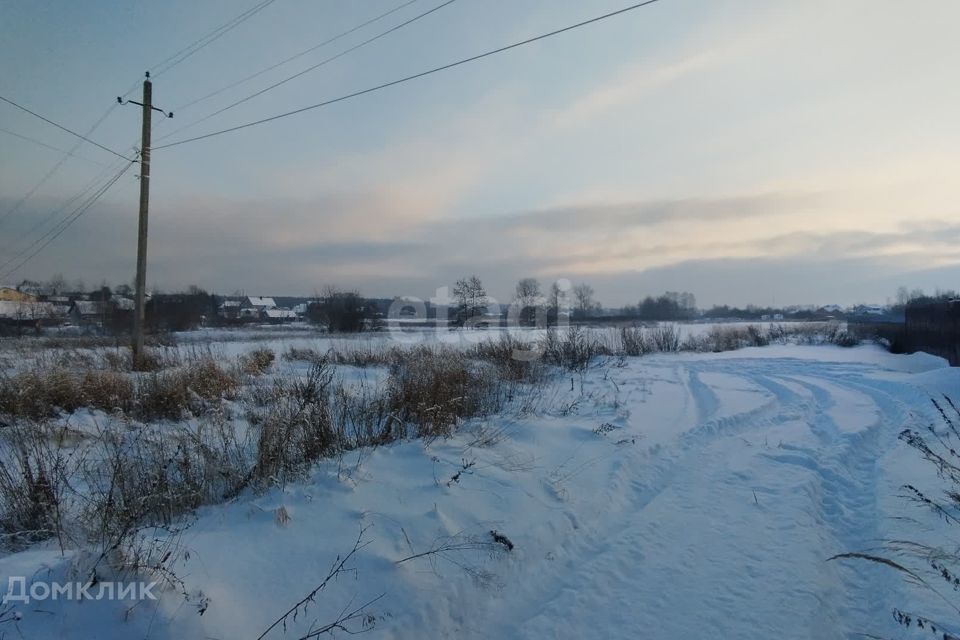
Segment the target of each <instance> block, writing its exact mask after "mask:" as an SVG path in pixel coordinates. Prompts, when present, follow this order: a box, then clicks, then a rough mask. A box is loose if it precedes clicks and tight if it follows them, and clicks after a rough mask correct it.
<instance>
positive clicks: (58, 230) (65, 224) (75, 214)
mask: <svg viewBox="0 0 960 640" xmlns="http://www.w3.org/2000/svg"><path fill="white" fill-rule="evenodd" d="M134 164H135V161H134V160H130V161H129V162H128V163H127V164H125V165H124V166H123V168H122V169H120V171H119V172H117V174H116V175H114V176H113V177H112V178H111V179H110V180H108V181H107V182H106V184H104V185H103V186H101V187H100V188H99V189H97V191H96V192H95V193H94V194H93V195H91V196H90V197H89V198H87V200H85V201H84V202H83V203H82V204H80V206H78V207H77V208H76V209H74V210H73V211H72V212H71V213H70V215H69V216H68V217H67V218H66V219H65V220H63V221H62V222H61V223H60V224H59V225H58V226H57V227H54V229H51V231H49V232H47V233H46V234H44V235H43V236H41V237H40V238H38V239H37V240H36V241H34V243H33V244H32V245H30V247H27V248H26V249H24V250H23V251H21V252H20V253H19V254H17V256H14V257H13V258H11V259H10V260H8V261H7V262H5V263H4V264H3V265H0V269H2V268H3V267H4V266H6V265H7V264H9V263H10V262H12V261H13V260H16V259H17V258H18V257H19V256H21V255H23V254H24V253H25V252H26V251H29V250H30V249H31V248H32V247H34V246H36V245H37V244H38V243H40V242H41V241H43V240H44V238H47V239H46V241H45V242H43V243H42V244H40V246H39V247H37V249H36V250H35V251H33V252H32V253H30V255H28V256H27V257H26V258H24V259H23V260H21V261H20V262H18V263H17V264H16V265H15V266H14V267H13V268H11V269H7V270H6V271H5V272H3V274H2V275H0V280H3V279H6V278H8V277H9V276H10V275H12V274H13V273H16V272H17V271H19V270H20V269H21V268H22V267H23V266H24V265H25V264H27V263H28V262H29V261H30V260H32V259H33V258H34V257H35V256H36V255H37V254H38V253H40V252H41V251H43V250H44V249H45V248H46V247H47V246H49V245H50V243H51V242H53V241H54V240H56V239H57V238H59V237H60V236H61V235H62V234H63V232H64V231H66V230H67V229H68V228H69V227H70V226H71V225H72V224H73V223H74V222H76V221H77V220H79V219H80V217H82V216H83V214H85V213H86V212H87V211H88V210H89V209H90V207H92V206H93V205H94V204H95V203H96V202H97V201H98V200H99V199H100V198H101V197H103V195H104V194H105V193H106V192H107V191H109V190H110V187H112V186H113V185H114V184H116V183H117V181H118V180H120V178H121V177H122V176H123V174H124V173H126V172H127V170H128V169H129V168H130V167H132V166H133V165H134ZM54 230H55V232H54ZM51 234H52V235H51Z"/></svg>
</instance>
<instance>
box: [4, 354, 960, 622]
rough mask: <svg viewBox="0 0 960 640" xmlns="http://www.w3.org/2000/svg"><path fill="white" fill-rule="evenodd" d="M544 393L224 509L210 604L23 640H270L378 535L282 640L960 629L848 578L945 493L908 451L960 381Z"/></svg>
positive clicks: (207, 523) (860, 378)
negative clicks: (340, 560) (916, 495)
mask: <svg viewBox="0 0 960 640" xmlns="http://www.w3.org/2000/svg"><path fill="white" fill-rule="evenodd" d="M313 340H315V338H306V337H299V336H298V337H291V338H282V337H281V338H275V339H273V340H272V341H271V342H270V343H268V344H269V345H270V346H272V347H274V348H275V350H276V351H277V352H278V353H279V352H281V351H282V350H283V349H285V348H287V347H288V346H290V345H291V344H298V343H299V342H300V341H313ZM241 345H242V346H241ZM221 347H222V348H223V349H224V351H225V352H227V353H239V352H241V351H243V350H246V349H249V348H250V345H249V344H248V343H247V344H243V343H236V342H234V343H226V344H223V345H221ZM278 366H279V364H278ZM357 375H371V376H376V375H378V374H377V372H376V371H375V370H371V371H370V372H369V374H365V373H362V372H361V373H357ZM544 393H545V394H546V395H547V396H548V397H547V398H546V399H545V401H544V404H543V406H542V407H541V410H539V411H536V412H535V413H532V414H526V415H519V414H515V413H505V414H503V415H499V416H493V417H491V418H487V419H484V420H473V421H469V422H468V423H467V424H465V425H463V426H462V428H461V429H460V430H459V432H458V433H457V434H456V435H455V436H454V437H452V438H450V439H448V440H436V441H433V442H429V443H428V442H423V441H408V442H403V443H399V444H393V445H389V446H384V447H380V448H377V449H375V450H363V451H360V452H353V453H351V454H349V455H348V456H346V457H345V459H343V460H333V461H328V462H323V463H321V464H320V465H318V466H317V467H316V468H315V469H314V471H313V472H312V473H311V477H310V479H309V481H307V482H304V483H299V484H291V485H287V486H286V487H285V488H282V489H281V488H275V489H273V490H271V491H269V492H267V493H265V494H262V495H253V494H244V495H242V496H240V498H238V499H237V500H235V501H233V502H231V503H228V504H223V505H216V506H210V507H204V508H202V509H201V510H200V511H199V512H198V514H197V515H196V518H195V519H192V520H190V519H188V520H190V521H191V524H190V526H189V527H188V528H187V529H186V530H185V531H184V532H183V533H182V534H180V535H179V536H178V538H177V544H178V546H179V547H180V548H181V549H182V550H185V551H187V552H188V553H185V554H183V555H182V557H181V559H180V560H179V561H178V562H177V564H176V566H175V570H176V573H177V575H178V576H180V577H181V578H182V579H183V581H184V585H185V588H186V589H187V591H188V592H189V593H190V596H191V597H190V599H189V600H185V598H184V597H183V596H182V595H180V594H178V593H176V592H175V591H172V590H171V591H168V592H164V593H163V594H162V596H161V598H160V599H159V600H158V601H150V600H146V601H142V602H139V603H131V602H116V601H107V600H100V601H96V600H94V601H90V600H87V601H82V602H72V601H64V600H59V601H52V600H46V601H44V602H37V603H32V604H30V605H23V604H20V605H18V606H17V607H16V611H17V613H18V615H19V616H20V619H19V621H16V622H8V623H0V635H2V634H4V633H5V634H6V635H7V637H10V638H15V637H16V638H19V637H23V638H30V639H33V638H110V639H113V638H117V639H119V638H153V639H165V638H170V639H174V638H176V639H180V638H218V639H234V638H251V639H254V638H257V637H258V636H260V635H261V634H262V633H263V632H264V631H265V630H266V629H267V628H268V627H270V625H271V624H272V623H273V622H274V621H276V620H277V619H278V618H279V617H280V616H281V615H282V614H283V613H284V612H285V611H286V610H287V609H289V608H290V607H291V606H293V605H294V604H295V603H297V602H298V601H300V600H301V598H303V597H304V596H306V595H307V594H308V593H310V592H311V590H312V589H314V588H315V587H317V586H318V585H319V584H320V583H321V582H322V581H323V579H324V577H325V576H326V575H327V573H328V571H329V569H330V567H331V565H332V564H334V563H335V562H336V559H337V557H338V555H339V556H341V557H342V556H343V555H344V554H346V553H348V552H350V551H351V549H352V547H353V545H354V542H355V541H356V540H357V539H358V536H361V537H362V541H363V546H362V547H361V548H360V549H359V550H358V551H357V552H356V554H355V555H353V556H352V557H351V558H350V560H349V562H348V564H347V567H348V568H350V569H351V571H349V572H347V573H344V574H342V575H340V576H338V577H337V579H336V580H333V581H331V582H330V583H329V584H328V585H327V586H326V587H325V588H324V589H323V590H322V591H321V592H320V593H319V594H318V595H317V597H316V600H315V602H312V603H310V604H309V607H308V608H307V610H306V612H302V611H301V612H299V614H298V616H297V618H296V620H294V619H292V618H290V619H288V620H287V623H286V625H285V628H284V625H278V626H276V627H275V628H273V630H272V631H271V632H270V633H269V634H268V635H266V636H265V637H267V638H301V637H303V636H305V635H308V634H309V633H310V632H311V629H314V630H315V629H316V628H317V627H320V626H322V625H323V624H325V623H329V622H331V621H334V620H336V619H337V618H338V616H340V615H341V614H342V612H344V611H352V610H354V609H356V608H359V607H361V606H363V605H366V604H367V603H370V604H369V606H366V607H365V608H364V609H363V612H364V614H365V615H364V616H363V617H358V618H355V619H353V620H350V621H348V622H346V623H344V627H345V628H346V629H349V630H350V631H359V630H367V631H369V634H370V637H376V638H396V639H400V638H404V639H414V638H417V639H421V638H477V639H481V638H496V639H503V638H518V639H519V638H543V639H548V638H663V639H686V638H706V637H711V638H757V639H770V638H778V639H786V638H797V639H801V638H803V639H821V638H850V637H855V636H856V635H857V634H858V633H864V634H875V635H878V636H882V637H889V636H893V635H895V634H898V632H899V631H898V627H897V626H896V625H895V624H894V622H893V621H892V619H891V616H890V610H891V609H892V608H893V607H895V606H904V605H905V604H910V603H915V604H922V605H924V607H926V609H925V610H926V611H931V612H932V613H937V612H940V613H942V614H943V615H944V616H945V617H946V619H947V620H956V619H957V616H956V612H953V613H952V615H953V618H950V617H949V616H950V615H951V613H950V610H949V609H944V606H945V605H944V604H943V603H941V602H936V601H931V598H932V596H930V595H929V594H925V593H924V592H923V591H917V590H908V588H907V587H906V586H905V585H904V583H903V582H902V581H901V579H900V577H899V576H898V575H896V574H895V573H894V572H892V571H890V570H889V569H885V568H883V567H878V566H875V565H872V564H868V563H849V562H847V563H844V562H836V561H835V562H826V559H827V558H829V557H830V556H832V555H834V554H837V553H842V552H846V551H862V550H865V549H869V548H871V547H875V546H876V544H877V541H878V540H881V539H889V538H896V537H897V536H898V535H902V533H903V527H905V526H907V525H905V524H904V523H903V522H902V521H900V520H897V518H899V517H900V516H903V515H904V514H905V512H906V511H907V510H908V509H910V507H907V506H906V505H905V504H904V502H903V500H902V499H900V498H898V494H899V492H900V491H899V487H900V486H901V485H902V484H903V483H905V482H916V483H919V484H922V483H923V482H925V481H926V482H930V481H931V478H930V472H929V469H927V468H926V467H927V466H928V465H924V464H923V463H922V462H921V461H920V460H919V459H918V456H917V454H916V453H915V452H914V451H912V450H911V449H909V448H908V447H906V446H905V445H904V444H902V443H900V442H899V441H898V439H897V436H898V434H899V433H900V431H901V430H902V429H903V428H904V427H905V426H908V425H916V426H925V425H926V424H929V423H930V422H932V421H933V420H934V417H935V416H934V413H933V407H932V406H931V404H930V401H929V398H930V397H931V396H939V395H940V394H944V393H947V394H953V395H954V396H955V397H957V396H960V370H958V369H950V368H947V367H946V364H945V362H944V361H942V360H940V359H938V358H934V357H931V356H927V355H925V354H915V355H912V356H895V355H891V354H888V353H886V352H884V351H882V350H881V349H880V348H878V347H875V346H861V347H856V348H853V349H841V348H838V347H832V346H816V347H813V346H772V347H765V348H750V349H743V350H739V351H734V352H728V353H720V354H692V353H684V354H657V355H651V356H645V357H641V358H626V359H624V360H623V361H620V362H615V361H610V362H606V363H604V364H603V365H600V366H595V367H592V368H591V369H589V370H588V371H587V372H586V373H585V374H583V375H582V376H581V375H578V374H570V373H557V374H556V375H555V376H554V377H553V378H552V379H551V382H550V385H549V386H548V388H546V389H545V391H544ZM930 526H936V525H935V523H933V524H931V525H930ZM491 531H496V532H497V533H498V534H499V535H501V536H505V537H506V539H508V540H509V541H510V543H512V545H513V548H512V549H508V548H507V547H508V545H507V544H504V543H503V542H502V541H501V542H496V541H494V539H493V537H492V536H491V533H490V532H491ZM157 535H158V536H160V537H162V536H163V534H162V533H160V532H158V533H157ZM421 554H423V555H421ZM411 556H419V557H414V558H412V559H409V560H405V559H406V558H410V557H411ZM76 561H77V559H76V557H75V556H74V555H73V554H72V553H71V552H69V551H68V552H67V553H66V554H65V555H62V554H61V552H60V550H59V549H58V548H57V546H56V544H55V543H50V544H47V543H44V544H41V545H36V546H35V547H33V548H31V549H29V550H26V551H22V552H19V553H15V554H11V555H7V556H5V557H2V558H0V585H6V584H7V581H8V578H10V577H16V576H26V578H27V584H28V585H29V584H31V583H32V582H33V581H56V580H60V581H67V580H69V579H71V577H72V574H71V567H72V566H74V564H75V562H76ZM398 561H403V562H399V563H398ZM0 588H2V587H0ZM201 609H202V610H203V614H202V615H200V610H201ZM334 632H335V633H336V634H340V635H345V633H344V631H337V630H334ZM920 637H923V636H920Z"/></svg>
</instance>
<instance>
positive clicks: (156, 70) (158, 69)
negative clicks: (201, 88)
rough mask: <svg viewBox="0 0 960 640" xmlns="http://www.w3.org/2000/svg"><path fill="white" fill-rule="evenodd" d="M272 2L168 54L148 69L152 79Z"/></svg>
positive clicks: (267, 0)
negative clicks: (152, 76)
mask: <svg viewBox="0 0 960 640" xmlns="http://www.w3.org/2000/svg"><path fill="white" fill-rule="evenodd" d="M273 2H275V0H263V1H262V2H260V3H259V4H256V5H254V6H253V7H251V8H250V9H247V10H246V11H244V12H243V13H241V14H240V15H238V16H235V17H233V18H231V19H230V20H228V21H227V22H225V23H223V24H221V25H220V26H219V27H217V28H215V29H213V30H212V31H210V32H208V33H207V34H205V35H203V36H202V37H200V38H198V39H196V40H194V41H193V42H191V43H190V44H188V45H187V46H185V47H183V48H182V49H180V50H179V51H177V52H176V53H172V54H170V55H169V56H167V57H166V58H164V59H163V60H161V61H160V62H158V63H157V64H155V65H153V66H152V67H150V68H149V69H150V71H151V72H152V73H153V74H154V77H157V76H159V75H161V74H163V73H166V72H167V71H169V70H170V69H173V68H174V67H175V66H177V65H178V64H180V63H181V62H183V61H184V60H186V59H187V58H189V57H190V56H192V55H193V54H195V53H197V52H198V51H200V50H201V49H203V48H204V47H206V46H207V45H209V44H211V43H213V42H214V41H215V40H217V39H219V38H220V37H221V36H223V35H226V34H227V33H228V32H229V31H230V30H232V29H233V28H234V27H237V26H239V25H240V24H241V23H243V22H244V21H246V20H247V19H248V18H252V17H253V16H254V15H256V14H257V13H259V12H260V11H261V10H263V9H265V8H266V7H267V6H268V5H270V4H273ZM191 49H192V50H191ZM178 56H180V57H179V59H177V60H176V61H174V59H175V58H178ZM168 63H169V64H168ZM164 65H166V66H164ZM139 87H140V82H139V81H137V82H135V83H133V84H132V85H130V88H129V89H127V90H126V91H124V92H123V93H122V94H120V95H121V96H123V97H124V98H126V97H127V96H129V95H130V94H131V93H133V92H134V91H136V90H137V89H138V88H139Z"/></svg>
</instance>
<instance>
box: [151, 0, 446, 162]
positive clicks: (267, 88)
mask: <svg viewBox="0 0 960 640" xmlns="http://www.w3.org/2000/svg"><path fill="white" fill-rule="evenodd" d="M454 2H456V0H446V1H445V2H443V3H441V4H439V5H437V6H435V7H433V8H432V9H429V10H427V11H424V12H423V13H420V14H418V15H416V16H414V17H412V18H410V19H409V20H406V21H404V22H401V23H400V24H398V25H396V26H393V27H391V28H389V29H387V30H386V31H382V32H380V33H378V34H377V35H375V36H373V37H371V38H368V39H366V40H364V41H363V42H360V43H359V44H355V45H354V46H352V47H350V48H348V49H344V50H343V51H341V52H340V53H338V54H336V55H333V56H330V57H329V58H325V59H324V60H321V61H320V62H318V63H316V64H314V65H311V66H309V67H307V68H306V69H304V70H302V71H299V72H297V73H295V74H293V75H292V76H287V77H286V78H284V79H283V80H280V81H279V82H275V83H273V84H271V85H270V86H268V87H265V88H263V89H261V90H260V91H257V92H256V93H252V94H250V95H248V96H247V97H245V98H241V99H240V100H237V101H236V102H234V103H231V104H229V105H227V106H225V107H223V108H222V109H218V110H217V111H214V112H213V113H209V114H207V115H205V116H204V117H202V118H200V119H199V120H195V121H194V122H191V123H190V124H188V125H186V126H183V127H180V128H179V129H176V130H174V131H171V132H170V133H168V134H167V135H165V136H163V137H162V138H158V140H165V139H166V138H169V137H171V136H173V135H176V134H177V133H179V132H181V131H184V130H186V129H189V128H191V127H193V126H196V125H198V124H200V123H201V122H205V121H207V120H209V119H210V118H212V117H214V116H218V115H220V114H221V113H223V112H224V111H228V110H230V109H233V108H234V107H236V106H238V105H241V104H243V103H244V102H247V101H248V100H252V99H253V98H256V97H257V96H260V95H263V94H264V93H266V92H267V91H271V90H273V89H276V88H277V87H279V86H280V85H283V84H286V83H288V82H290V81H291V80H295V79H296V78H299V77H300V76H302V75H304V74H306V73H310V72H311V71H313V70H314V69H317V68H319V67H322V66H324V65H326V64H329V63H331V62H333V61H334V60H338V59H340V58H342V57H343V56H345V55H347V54H348V53H352V52H353V51H356V50H357V49H359V48H361V47H365V46H366V45H368V44H370V43H372V42H375V41H377V40H379V39H380V38H383V37H385V36H387V35H389V34H391V33H393V32H394V31H397V30H399V29H402V28H403V27H406V26H407V25H409V24H412V23H414V22H416V21H417V20H420V19H421V18H425V17H427V16H428V15H430V14H431V13H434V12H435V11H439V10H440V9H442V8H444V7H446V6H447V5H449V4H453V3H454ZM156 148H158V149H159V148H160V147H156Z"/></svg>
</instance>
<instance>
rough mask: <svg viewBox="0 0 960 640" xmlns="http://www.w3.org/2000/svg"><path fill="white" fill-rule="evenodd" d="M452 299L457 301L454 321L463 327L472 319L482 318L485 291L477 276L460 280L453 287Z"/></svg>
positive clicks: (484, 305) (485, 301) (484, 306)
mask: <svg viewBox="0 0 960 640" xmlns="http://www.w3.org/2000/svg"><path fill="white" fill-rule="evenodd" d="M453 297H454V298H455V299H456V301H457V309H456V312H455V314H454V320H455V322H456V323H457V324H460V325H463V324H465V323H467V322H468V321H470V319H472V318H476V317H479V316H482V315H483V314H484V312H485V311H486V309H487V291H486V289H484V288H483V283H482V282H480V278H478V277H477V276H470V277H468V278H460V279H459V280H457V282H456V284H454V285H453Z"/></svg>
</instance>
